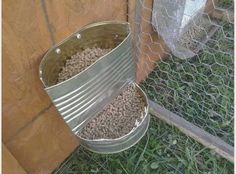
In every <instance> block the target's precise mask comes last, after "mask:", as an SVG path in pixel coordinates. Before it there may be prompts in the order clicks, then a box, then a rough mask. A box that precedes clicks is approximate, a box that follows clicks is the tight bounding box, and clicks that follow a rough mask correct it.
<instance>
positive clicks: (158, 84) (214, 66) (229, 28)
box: [135, 0, 234, 145]
mask: <svg viewBox="0 0 236 174" xmlns="http://www.w3.org/2000/svg"><path fill="white" fill-rule="evenodd" d="M181 2H182V3H180V1H177V0H176V1H172V0H171V1H170V0H154V1H153V3H152V4H148V3H147V1H145V0H139V1H138V5H139V10H140V12H138V13H137V11H136V21H135V23H136V24H137V25H139V28H140V29H139V30H136V31H137V32H136V31H135V34H136V36H135V37H136V39H137V42H136V55H137V56H139V57H140V59H142V60H137V62H138V67H139V71H141V72H142V73H143V72H144V73H143V74H145V75H146V74H147V78H146V79H144V80H143V81H142V82H141V86H142V88H143V89H144V91H145V92H146V93H147V95H148V97H149V98H150V99H151V100H153V101H154V102H156V103H158V104H159V105H161V106H163V107H164V108H166V109H168V110H170V111H171V112H174V113H176V114H177V115H179V116H181V117H183V118H185V119H186V120H188V121H190V122H192V123H193V124H195V125H197V126H199V127H201V128H203V129H204V130H206V131H207V132H209V133H211V134H212V135H215V136H218V137H220V138H221V139H223V140H224V141H226V142H227V143H229V144H231V145H233V144H234V135H233V116H234V115H233V114H234V106H233V101H234V98H233V96H234V93H233V89H234V85H233V79H234V53H233V52H234V24H233V8H234V7H233V5H234V4H233V0H221V1H218V2H217V3H216V1H211V0H210V1H206V0H201V1H192V0H190V1H189V0H182V1H181ZM209 2H210V3H213V4H210V3H209ZM191 3H193V4H191ZM209 4H210V5H212V8H209V6H210V5H209ZM155 8H156V9H155ZM186 9H187V10H186ZM189 11H191V13H190V12H189ZM143 21H144V22H143ZM150 26H151V27H150ZM157 33H159V35H157ZM144 37H146V38H145V39H143V38H144ZM163 40H164V44H163ZM158 47H160V48H159V49H160V50H161V51H159V52H158ZM145 71H146V73H145ZM150 71H151V72H150ZM141 80H142V79H141Z"/></svg>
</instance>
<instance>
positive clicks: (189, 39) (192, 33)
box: [179, 17, 213, 52]
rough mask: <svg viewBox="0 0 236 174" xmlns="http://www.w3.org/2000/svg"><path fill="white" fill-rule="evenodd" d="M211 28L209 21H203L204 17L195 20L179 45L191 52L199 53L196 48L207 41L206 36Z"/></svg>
mask: <svg viewBox="0 0 236 174" xmlns="http://www.w3.org/2000/svg"><path fill="white" fill-rule="evenodd" d="M212 26H213V25H212V23H211V22H210V21H209V19H205V18H204V17H201V18H199V19H197V20H196V21H195V23H193V24H192V26H191V27H189V28H188V30H187V31H186V32H185V33H184V34H183V35H182V37H181V38H180V40H179V43H180V44H181V45H183V46H184V47H185V48H187V49H190V50H191V51H194V52H196V51H199V50H197V48H198V46H199V45H200V44H201V43H202V44H204V43H203V42H204V40H205V39H209V38H207V35H208V32H209V31H210V29H211V28H212Z"/></svg>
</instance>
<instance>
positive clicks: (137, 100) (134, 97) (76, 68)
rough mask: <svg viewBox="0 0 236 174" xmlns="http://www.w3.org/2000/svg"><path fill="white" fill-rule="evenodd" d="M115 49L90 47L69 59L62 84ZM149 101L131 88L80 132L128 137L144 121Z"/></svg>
mask: <svg viewBox="0 0 236 174" xmlns="http://www.w3.org/2000/svg"><path fill="white" fill-rule="evenodd" d="M109 51H111V49H101V48H95V47H94V48H87V49H85V50H84V51H82V52H78V53H77V54H75V55H73V56H71V58H69V59H67V60H66V63H65V66H64V67H63V68H62V71H61V72H60V73H59V75H58V83H60V82H62V81H64V80H67V79H69V78H70V77H72V76H74V75H76V74H78V73H79V72H81V71H83V70H84V69H86V68H87V67H88V66H90V65H91V64H92V63H94V62H95V61H96V60H97V59H99V58H100V57H101V56H103V55H105V54H106V53H108V52H109ZM144 108H145V101H144V98H143V96H141V95H140V93H139V92H138V90H137V88H136V87H135V86H134V85H133V84H131V85H129V86H127V87H126V88H125V89H124V90H123V91H122V92H121V93H120V94H119V95H118V96H117V97H116V98H115V99H114V100H113V101H112V102H111V103H110V104H108V105H107V106H106V107H105V108H104V109H103V110H102V111H101V112H99V113H98V114H97V115H96V116H95V117H94V118H93V119H92V120H91V121H90V122H89V123H88V124H87V125H86V126H85V127H84V128H83V129H82V131H81V132H80V133H79V135H80V136H81V137H83V138H87V139H100V138H106V139H114V138H118V137H121V136H123V135H126V134H127V133H129V132H130V131H131V130H132V129H133V128H135V127H136V126H137V125H138V124H139V123H140V122H141V121H142V119H143V116H144Z"/></svg>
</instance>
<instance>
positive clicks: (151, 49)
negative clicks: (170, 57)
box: [136, 0, 168, 82]
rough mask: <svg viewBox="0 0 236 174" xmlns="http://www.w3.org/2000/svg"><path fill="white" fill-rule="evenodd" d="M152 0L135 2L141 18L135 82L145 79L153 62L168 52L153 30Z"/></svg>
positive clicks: (153, 65)
mask: <svg viewBox="0 0 236 174" xmlns="http://www.w3.org/2000/svg"><path fill="white" fill-rule="evenodd" d="M152 3H153V0H144V1H143V3H142V4H141V3H140V2H139V3H138V4H137V8H138V9H139V11H138V13H140V16H141V18H140V19H136V20H138V21H137V23H140V31H139V33H138V34H139V37H138V41H139V42H140V45H139V46H140V48H139V49H138V54H139V55H138V64H137V74H136V79H137V82H140V81H142V80H145V79H146V77H147V76H148V74H149V73H150V72H151V71H152V70H153V69H154V68H155V63H156V61H157V60H158V59H161V58H165V57H166V56H167V54H168V49H167V46H166V45H165V44H164V41H163V39H162V38H161V37H160V36H158V34H157V32H156V31H154V29H153V27H152V24H151V19H152V5H153V4H152Z"/></svg>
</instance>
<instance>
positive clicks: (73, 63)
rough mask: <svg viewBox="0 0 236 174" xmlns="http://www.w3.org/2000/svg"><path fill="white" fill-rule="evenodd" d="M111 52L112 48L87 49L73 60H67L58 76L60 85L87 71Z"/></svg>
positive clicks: (73, 57) (72, 57)
mask: <svg viewBox="0 0 236 174" xmlns="http://www.w3.org/2000/svg"><path fill="white" fill-rule="evenodd" d="M110 51H111V48H108V49H101V48H96V47H93V48H86V49H85V50H83V51H82V52H78V53H76V54H75V55H73V56H71V58H69V59H67V60H66V63H65V65H64V67H63V68H62V70H61V72H60V73H59V75H58V83H60V82H63V81H65V80H67V79H69V78H71V77H73V76H74V75H76V74H78V73H80V72H81V71H83V70H85V69H86V68H87V67H89V66H90V65H91V64H93V63H94V62H95V61H96V60H98V59H99V58H100V57H101V56H103V55H105V54H107V53H108V52H110Z"/></svg>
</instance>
